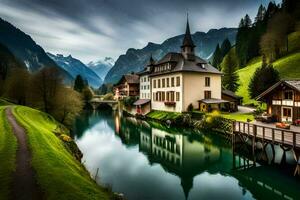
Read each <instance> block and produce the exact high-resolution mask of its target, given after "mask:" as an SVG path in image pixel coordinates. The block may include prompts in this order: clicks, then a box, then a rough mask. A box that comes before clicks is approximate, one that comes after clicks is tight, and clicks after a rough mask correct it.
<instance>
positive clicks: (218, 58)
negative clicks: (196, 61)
mask: <svg viewBox="0 0 300 200" xmlns="http://www.w3.org/2000/svg"><path fill="white" fill-rule="evenodd" d="M222 59H223V58H222V52H221V49H220V45H219V44H217V46H216V49H215V52H214V54H213V61H212V66H214V67H216V68H218V69H220V64H221V62H222Z"/></svg>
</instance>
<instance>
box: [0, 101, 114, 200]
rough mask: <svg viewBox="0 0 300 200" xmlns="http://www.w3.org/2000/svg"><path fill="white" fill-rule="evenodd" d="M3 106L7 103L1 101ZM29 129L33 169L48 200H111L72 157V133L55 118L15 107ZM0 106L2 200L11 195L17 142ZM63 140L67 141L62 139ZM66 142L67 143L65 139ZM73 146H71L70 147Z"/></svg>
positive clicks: (19, 120)
mask: <svg viewBox="0 0 300 200" xmlns="http://www.w3.org/2000/svg"><path fill="white" fill-rule="evenodd" d="M1 102H2V104H4V103H5V101H3V100H2V101H1ZM11 108H13V114H14V116H15V117H16V119H17V121H18V122H19V124H20V125H21V126H23V127H24V128H25V129H26V132H27V137H28V145H29V148H30V149H31V151H32V167H33V169H34V170H35V172H36V176H37V182H38V184H39V186H40V188H41V190H42V192H43V193H44V195H45V199H55V200H58V199H74V200H75V199H109V198H110V197H111V196H110V194H109V192H108V191H107V189H104V188H102V187H100V186H98V185H97V184H96V183H95V182H94V181H93V180H92V179H91V177H90V175H89V173H88V172H87V171H86V170H85V168H84V166H83V165H81V163H80V162H79V161H78V160H76V159H75V157H74V156H73V155H72V153H71V152H72V149H71V148H76V147H74V146H72V145H71V143H70V142H71V141H69V137H68V136H67V134H68V131H67V129H65V128H64V127H63V126H62V125H61V124H59V123H58V122H56V121H55V120H54V119H53V118H52V117H51V116H49V115H48V114H46V113H43V112H40V111H38V110H35V109H32V108H29V107H24V106H11ZM4 110H5V106H0V124H1V126H0V163H1V167H0V199H6V198H7V197H8V195H9V192H10V191H9V190H10V188H9V186H10V185H11V183H12V175H13V174H12V172H13V171H14V170H15V153H16V148H17V143H16V138H15V136H14V134H13V132H12V130H11V127H10V125H9V124H8V121H7V119H6V115H5V112H4ZM61 138H63V139H61ZM65 138H66V139H65ZM70 145H71V146H70Z"/></svg>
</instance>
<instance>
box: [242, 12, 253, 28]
mask: <svg viewBox="0 0 300 200" xmlns="http://www.w3.org/2000/svg"><path fill="white" fill-rule="evenodd" d="M244 22H245V27H248V28H249V27H251V26H252V21H251V18H250V17H249V15H248V14H246V16H245V18H244Z"/></svg>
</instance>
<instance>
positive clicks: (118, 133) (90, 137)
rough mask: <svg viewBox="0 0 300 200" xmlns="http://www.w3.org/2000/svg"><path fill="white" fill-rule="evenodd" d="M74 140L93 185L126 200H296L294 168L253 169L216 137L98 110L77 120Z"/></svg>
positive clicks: (298, 185)
mask: <svg viewBox="0 0 300 200" xmlns="http://www.w3.org/2000/svg"><path fill="white" fill-rule="evenodd" d="M74 138H75V140H76V143H77V144H78V146H79V148H80V149H81V151H82V152H83V155H84V156H83V159H82V161H83V162H84V165H85V166H86V168H87V169H88V170H89V172H90V173H91V175H92V176H93V177H96V178H95V179H96V181H97V182H98V183H101V184H104V185H106V186H109V187H111V188H112V190H113V191H114V192H118V193H123V194H124V195H125V197H126V198H127V199H129V200H152V199H155V200H169V199H174V200H175V199H176V200H181V199H189V200H196V199H300V179H299V178H298V177H294V176H293V173H294V168H295V166H294V167H293V168H291V169H289V170H286V167H282V166H281V165H278V164H275V165H261V164H259V163H255V164H256V165H255V167H251V166H253V162H252V160H251V159H250V160H248V159H246V158H245V157H242V156H239V155H237V154H235V153H233V150H232V145H231V142H230V141H228V140H226V139H225V138H223V137H221V136H219V135H217V134H215V133H207V132H206V133H201V132H196V131H193V130H189V129H183V128H181V129H179V128H168V127H165V126H162V125H161V124H158V123H154V122H145V121H137V120H135V119H134V118H126V117H121V113H119V112H114V111H111V110H110V109H102V110H101V111H96V112H86V113H83V114H82V116H80V117H79V118H78V119H77V120H76V123H75V124H74ZM283 168H284V169H285V170H283ZM97 171H98V173H97Z"/></svg>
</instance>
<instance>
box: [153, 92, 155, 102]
mask: <svg viewBox="0 0 300 200" xmlns="http://www.w3.org/2000/svg"><path fill="white" fill-rule="evenodd" d="M153 101H156V98H155V93H154V92H153Z"/></svg>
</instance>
